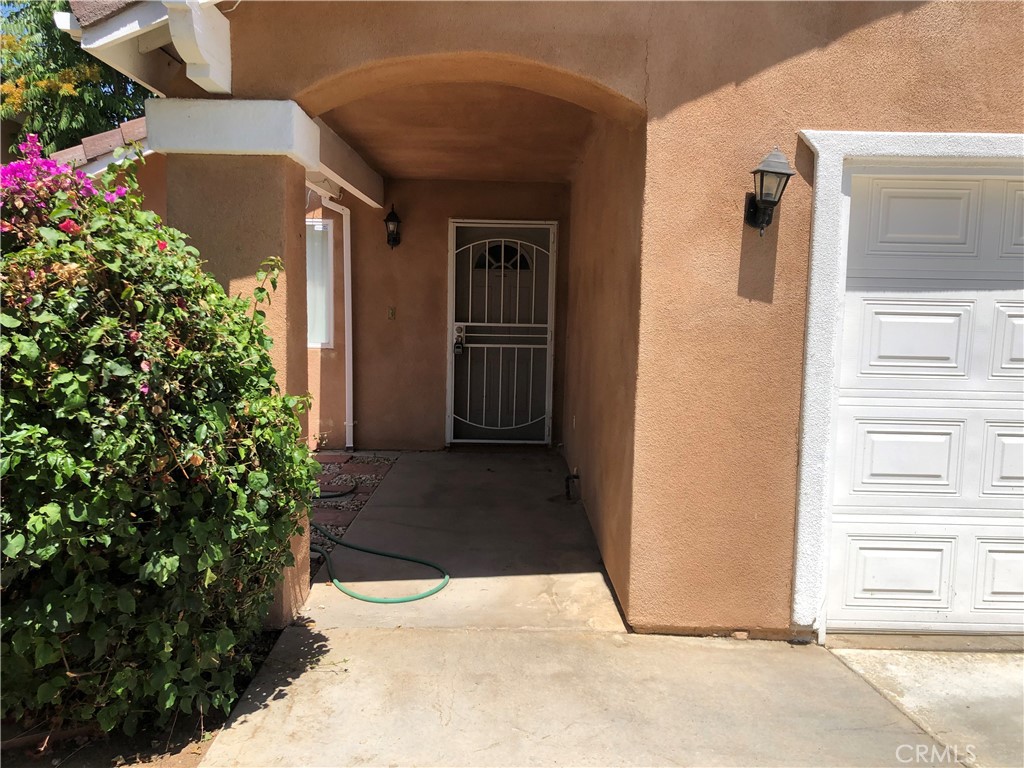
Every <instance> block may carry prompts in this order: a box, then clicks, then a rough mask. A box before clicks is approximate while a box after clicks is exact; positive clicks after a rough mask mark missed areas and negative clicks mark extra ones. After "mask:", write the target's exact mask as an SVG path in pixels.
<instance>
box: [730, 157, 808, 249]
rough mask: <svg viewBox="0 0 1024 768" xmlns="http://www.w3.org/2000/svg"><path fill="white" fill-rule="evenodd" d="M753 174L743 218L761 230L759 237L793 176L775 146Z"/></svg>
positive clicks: (770, 221) (794, 173) (786, 162)
mask: <svg viewBox="0 0 1024 768" xmlns="http://www.w3.org/2000/svg"><path fill="white" fill-rule="evenodd" d="M751 173H752V174H754V191H753V192H747V207H746V212H745V213H744V215H743V220H744V221H745V222H747V224H749V225H750V226H752V227H753V228H754V229H759V230H761V237H764V230H765V227H767V226H768V225H769V224H771V223H772V215H773V213H774V212H775V206H776V205H778V204H779V201H780V200H781V199H782V193H783V192H785V191H786V184H787V183H788V182H789V177H790V176H795V175H796V171H794V170H793V169H792V168H791V167H790V165H789V160H787V159H786V156H785V155H784V154H782V152H780V151H779V148H778V147H776V148H775V149H773V150H772V151H771V152H769V153H768V154H767V155H765V158H764V160H762V161H761V164H760V165H758V166H757V168H755V169H754V170H752V171H751Z"/></svg>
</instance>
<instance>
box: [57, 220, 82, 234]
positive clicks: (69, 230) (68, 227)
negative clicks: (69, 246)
mask: <svg viewBox="0 0 1024 768" xmlns="http://www.w3.org/2000/svg"><path fill="white" fill-rule="evenodd" d="M57 229H59V230H60V231H61V232H63V233H65V234H68V235H77V234H78V233H79V232H81V231H82V228H81V227H80V226H79V225H78V224H76V223H75V222H74V221H72V220H71V219H64V221H62V222H61V223H60V224H59V225H58V226H57Z"/></svg>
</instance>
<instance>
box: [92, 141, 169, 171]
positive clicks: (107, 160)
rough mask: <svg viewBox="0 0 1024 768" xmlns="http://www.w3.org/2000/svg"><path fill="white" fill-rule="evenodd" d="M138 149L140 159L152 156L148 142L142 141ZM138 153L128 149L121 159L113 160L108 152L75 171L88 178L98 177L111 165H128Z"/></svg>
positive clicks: (111, 153) (112, 155) (133, 149)
mask: <svg viewBox="0 0 1024 768" xmlns="http://www.w3.org/2000/svg"><path fill="white" fill-rule="evenodd" d="M138 149H141V150H142V152H141V155H142V157H149V156H150V155H152V154H153V150H152V149H150V148H149V142H148V141H142V142H140V143H139V146H138ZM139 154H140V153H139V152H138V151H137V150H136V149H135V148H134V147H133V148H131V149H128V150H127V151H126V152H125V153H124V154H123V155H121V157H118V158H115V157H114V153H113V152H108V153H107V154H105V155H101V156H100V157H97V158H95V159H93V160H90V161H89V162H88V163H86V164H85V165H80V166H78V168H76V169H75V170H79V171H82V172H83V173H85V174H87V175H89V176H99V175H100V174H101V173H103V172H104V171H106V170H107V168H108V167H109V166H111V165H123V164H124V163H130V162H132V161H133V160H135V159H136V158H138V157H139Z"/></svg>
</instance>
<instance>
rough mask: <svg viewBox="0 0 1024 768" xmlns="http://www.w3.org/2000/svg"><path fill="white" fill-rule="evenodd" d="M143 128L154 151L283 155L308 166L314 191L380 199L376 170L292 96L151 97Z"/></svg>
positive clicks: (371, 203)
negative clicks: (290, 98) (277, 98)
mask: <svg viewBox="0 0 1024 768" xmlns="http://www.w3.org/2000/svg"><path fill="white" fill-rule="evenodd" d="M146 129H147V133H148V141H149V146H150V147H151V148H152V150H153V151H154V152H161V153H163V154H168V155H173V154H179V155H180V154H188V155H283V156H285V157H288V158H291V159H292V160H294V161H295V162H296V163H298V164H299V165H301V166H302V167H303V168H305V169H306V179H307V181H308V182H309V183H310V184H312V185H314V186H315V187H316V189H317V192H318V193H321V194H326V195H328V196H331V195H335V194H338V192H340V190H342V189H343V190H345V191H347V192H349V193H351V194H352V195H354V196H355V197H357V198H358V199H359V200H361V201H362V202H364V203H366V204H367V205H369V206H371V207H374V208H380V207H381V206H383V204H384V180H383V179H382V178H381V176H380V174H378V173H377V172H376V171H374V170H373V169H371V168H370V166H369V165H367V164H366V162H365V161H364V160H363V159H362V158H361V157H359V155H358V154H356V152H355V151H354V150H353V149H352V148H351V147H349V146H348V144H346V143H345V142H344V141H342V140H341V138H339V137H338V136H337V135H336V134H335V133H334V131H332V130H331V129H330V128H329V127H327V125H326V124H324V123H322V122H320V121H315V120H312V119H311V118H310V117H309V116H308V115H307V114H306V113H305V112H304V111H303V110H302V107H300V106H299V105H298V104H296V103H295V102H294V101H270V100H244V99H231V100H227V101H224V100H219V99H149V100H148V101H147V102H146ZM331 184H333V185H335V188H332V187H331ZM336 190H337V191H336Z"/></svg>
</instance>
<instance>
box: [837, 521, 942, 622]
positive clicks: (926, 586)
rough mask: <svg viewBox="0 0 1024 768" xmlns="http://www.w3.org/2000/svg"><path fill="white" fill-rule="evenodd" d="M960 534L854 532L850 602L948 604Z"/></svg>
mask: <svg viewBox="0 0 1024 768" xmlns="http://www.w3.org/2000/svg"><path fill="white" fill-rule="evenodd" d="M955 547H956V538H955V537H934V538H930V539H925V538H922V537H901V536H889V537H884V536H877V535H872V536H857V535H854V536H850V537H849V538H848V539H847V553H846V557H847V563H848V571H847V573H846V581H847V586H846V601H845V603H846V605H847V606H857V605H860V606H883V605H884V606H889V605H891V604H892V603H894V602H895V603H898V605H899V606H900V607H922V608H949V606H950V600H951V595H952V584H951V577H952V572H953V557H954V553H955Z"/></svg>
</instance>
